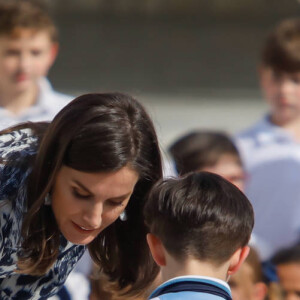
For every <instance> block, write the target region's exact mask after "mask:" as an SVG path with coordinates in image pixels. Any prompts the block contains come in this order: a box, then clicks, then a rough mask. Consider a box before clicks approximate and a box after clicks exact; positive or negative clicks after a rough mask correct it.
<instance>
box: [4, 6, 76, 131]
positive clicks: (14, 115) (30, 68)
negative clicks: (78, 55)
mask: <svg viewBox="0 0 300 300" xmlns="http://www.w3.org/2000/svg"><path fill="white" fill-rule="evenodd" d="M57 52H58V41H57V31H56V28H55V26H54V24H53V22H52V20H51V19H50V17H49V15H48V14H47V13H46V12H45V11H44V10H43V9H42V8H41V7H40V6H38V5H36V4H34V3H33V2H31V1H21V0H19V1H18V0H9V1H5V0H1V1H0V129H2V128H4V127H7V126H10V125H13V124H16V123H19V122H23V121H28V120H30V121H49V120H51V119H52V118H53V117H54V116H55V114H56V113H57V112H58V111H59V110H60V109H61V108H62V107H63V106H64V105H65V104H66V103H67V102H69V101H70V100H71V99H72V98H71V97H69V96H66V95H63V94H60V93H57V92H55V91H54V90H53V89H52V87H51V85H50V83H49V81H48V80H47V79H46V78H45V76H46V75H47V73H48V71H49V69H50V67H51V66H52V64H53V63H54V61H55V58H56V55H57Z"/></svg>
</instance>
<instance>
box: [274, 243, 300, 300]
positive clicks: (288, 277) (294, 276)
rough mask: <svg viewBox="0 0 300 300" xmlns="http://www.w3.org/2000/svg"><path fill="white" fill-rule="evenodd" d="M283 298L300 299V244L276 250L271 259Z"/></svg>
mask: <svg viewBox="0 0 300 300" xmlns="http://www.w3.org/2000/svg"><path fill="white" fill-rule="evenodd" d="M272 261H273V263H274V264H275V265H276V269H277V275H278V278H279V284H280V285H281V287H282V291H283V295H284V298H283V299H284V300H299V299H300V245H296V246H292V247H289V248H285V249H282V250H280V251H278V252H277V253H276V254H275V255H274V257H273V259H272Z"/></svg>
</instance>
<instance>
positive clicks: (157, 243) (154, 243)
mask: <svg viewBox="0 0 300 300" xmlns="http://www.w3.org/2000/svg"><path fill="white" fill-rule="evenodd" d="M147 243H148V246H149V248H150V251H151V254H152V257H153V259H154V261H155V262H156V263H157V264H158V265H159V266H160V267H162V266H165V265H166V257H165V250H164V247H163V245H162V242H161V240H160V239H159V238H158V237H157V236H155V235H154V234H152V233H148V234H147Z"/></svg>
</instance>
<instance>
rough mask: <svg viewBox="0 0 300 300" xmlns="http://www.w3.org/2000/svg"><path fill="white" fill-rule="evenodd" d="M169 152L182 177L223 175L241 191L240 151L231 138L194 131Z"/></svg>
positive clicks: (222, 133)
mask: <svg viewBox="0 0 300 300" xmlns="http://www.w3.org/2000/svg"><path fill="white" fill-rule="evenodd" d="M169 152H170V154H171V156H172V158H173V160H174V163H175V169H176V171H177V173H178V174H179V175H184V174H186V173H189V172H194V171H208V172H213V173H216V174H219V175H221V176H222V177H224V178H226V179H227V180H228V181H230V182H231V183H233V184H235V185H236V186H237V187H238V188H239V189H240V190H243V189H244V180H245V174H244V170H243V165H242V161H241V158H240V155H239V152H238V150H237V148H236V146H235V145H234V143H233V142H232V140H231V139H230V137H229V136H228V135H227V134H226V133H224V132H221V131H205V130H199V131H192V132H189V133H187V134H185V135H183V136H181V137H180V138H178V139H177V140H176V141H175V142H174V143H173V144H172V145H171V146H170V147H169Z"/></svg>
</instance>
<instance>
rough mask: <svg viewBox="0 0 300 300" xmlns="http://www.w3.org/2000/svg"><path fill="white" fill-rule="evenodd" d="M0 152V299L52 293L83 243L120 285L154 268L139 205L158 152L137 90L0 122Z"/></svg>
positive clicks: (129, 286) (135, 282)
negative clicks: (5, 125) (37, 117)
mask: <svg viewBox="0 0 300 300" xmlns="http://www.w3.org/2000/svg"><path fill="white" fill-rule="evenodd" d="M0 157H1V161H0V163H1V165H0V176H1V177H0V200H1V202H2V204H1V208H0V211H1V215H0V222H1V232H0V235H1V237H0V241H1V243H0V244H1V249H0V298H1V299H14V297H15V298H16V299H40V298H43V297H45V298H47V297H49V296H50V295H53V294H55V293H56V292H57V291H58V289H59V288H60V287H61V285H62V284H63V283H64V281H65V280H66V278H67V276H68V274H69V273H70V271H71V270H72V269H73V267H74V265H75V264H76V262H77V261H78V260H79V259H80V257H81V256H82V254H83V252H84V250H85V247H86V246H87V247H88V249H89V252H90V255H91V256H92V258H93V260H94V261H95V262H96V263H97V264H98V265H99V266H100V267H101V268H102V270H103V272H104V273H105V274H106V275H107V276H108V277H109V279H110V280H111V281H112V282H116V283H117V284H118V287H119V288H120V289H124V290H126V291H127V292H128V293H129V292H131V291H132V290H134V291H137V292H138V291H142V290H143V289H144V288H145V286H147V285H148V284H149V282H151V281H152V280H153V279H154V278H155V276H156V274H157V272H158V270H157V268H156V267H155V265H154V263H153V261H152V259H151V256H150V254H149V251H148V248H147V245H146V241H145V232H146V229H145V226H144V223H143V218H142V213H141V211H142V208H143V204H144V198H145V195H146V194H147V193H148V191H149V189H150V188H151V187H152V185H153V184H154V183H155V182H156V181H157V180H158V179H159V178H160V177H161V176H162V170H161V158H160V152H159V146H158V142H157V137H156V134H155V130H154V127H153V124H152V122H151V120H150V118H149V116H148V115H147V113H146V112H145V110H144V108H143V107H142V106H141V105H140V104H139V103H138V102H137V101H136V100H134V99H132V98H131V97H129V96H127V95H124V94H117V93H115V94H87V95H83V96H80V97H78V98H76V99H75V100H73V101H72V102H71V103H70V104H68V105H67V106H66V107H65V108H64V109H62V110H61V111H60V112H59V113H58V114H57V116H56V117H55V118H54V120H53V121H52V122H51V123H50V124H49V125H48V124H44V123H37V124H34V123H31V124H25V125H19V126H16V127H14V128H11V129H8V130H5V131H3V132H2V134H1V135H0ZM120 214H122V218H118V217H119V216H120Z"/></svg>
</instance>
